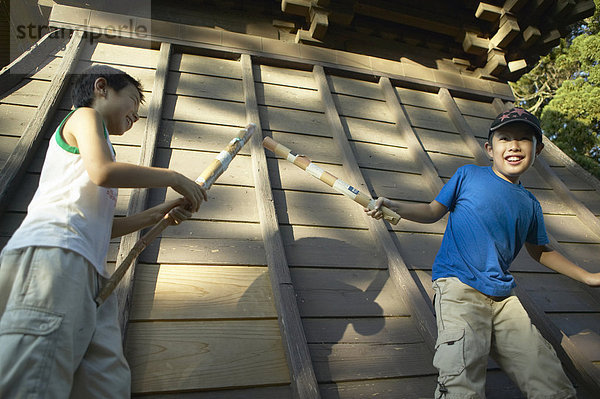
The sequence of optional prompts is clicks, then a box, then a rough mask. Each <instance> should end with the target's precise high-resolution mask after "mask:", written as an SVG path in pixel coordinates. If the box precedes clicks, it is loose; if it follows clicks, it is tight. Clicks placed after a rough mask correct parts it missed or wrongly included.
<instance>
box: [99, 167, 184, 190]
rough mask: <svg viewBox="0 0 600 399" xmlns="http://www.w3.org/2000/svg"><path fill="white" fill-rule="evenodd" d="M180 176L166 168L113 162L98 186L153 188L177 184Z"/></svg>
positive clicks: (101, 176) (103, 173)
mask: <svg viewBox="0 0 600 399" xmlns="http://www.w3.org/2000/svg"><path fill="white" fill-rule="evenodd" d="M178 178H179V174H178V173H177V172H174V171H172V170H169V169H165V168H155V167H146V166H139V165H133V164H128V163H123V162H111V163H108V164H106V165H105V166H104V168H103V170H102V173H101V174H100V175H99V176H98V182H97V184H98V185H99V186H104V187H121V188H153V187H169V186H172V185H174V184H175V181H176V180H177V179H178Z"/></svg>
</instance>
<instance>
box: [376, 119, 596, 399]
mask: <svg viewBox="0 0 600 399" xmlns="http://www.w3.org/2000/svg"><path fill="white" fill-rule="evenodd" d="M543 147H544V144H543V143H542V131H541V128H540V125H539V121H538V119H537V118H536V117H535V116H534V115H532V114H530V113H529V112H527V111H525V110H524V109H522V108H513V109H511V110H509V111H506V112H503V113H501V114H500V115H498V117H497V118H496V119H495V120H494V122H493V123H492V125H491V127H490V131H489V136H488V142H486V143H485V149H486V151H487V153H488V155H489V156H490V157H491V158H492V160H493V165H492V166H491V167H480V166H475V165H466V166H463V167H461V168H459V169H458V170H457V171H456V173H455V174H454V176H453V177H452V178H451V179H450V181H448V183H446V184H445V185H444V187H443V188H442V190H441V191H440V193H439V194H438V196H437V197H436V198H435V200H433V201H431V203H429V204H405V203H401V202H397V201H392V200H390V199H388V198H384V197H380V198H379V199H378V200H377V201H376V206H375V209H374V210H372V211H369V210H367V209H365V212H367V214H369V215H370V216H372V217H374V218H376V219H380V218H381V217H382V216H383V214H382V212H381V210H380V208H381V206H382V205H384V206H387V207H388V208H391V209H392V210H394V211H396V212H397V213H399V214H400V215H401V216H402V217H404V218H405V219H409V220H412V221H416V222H420V223H434V222H436V221H438V220H439V219H440V218H441V217H442V216H443V215H445V214H446V212H448V211H450V216H449V218H448V224H447V226H446V231H445V233H444V238H443V240H442V245H441V247H440V250H439V251H438V254H437V256H436V258H435V261H434V264H433V275H432V280H433V288H434V292H435V294H436V295H435V299H434V307H435V311H436V320H437V328H438V339H437V343H436V352H435V356H434V358H433V363H434V366H435V367H436V368H437V369H438V371H439V376H438V384H437V388H436V392H435V397H436V398H446V399H450V398H484V397H485V373H486V367H487V359H488V355H490V354H491V355H492V357H493V358H494V359H495V360H496V362H497V363H498V364H499V365H500V366H501V367H502V369H503V370H504V371H505V372H506V373H507V374H508V375H509V376H510V377H511V378H512V379H513V380H514V381H515V382H516V383H517V385H518V386H519V388H520V389H521V390H522V391H523V392H524V393H525V394H526V395H527V397H529V398H574V397H575V390H574V388H573V386H572V385H571V383H570V381H569V379H568V378H567V377H566V375H565V373H564V371H563V369H562V366H561V364H560V361H559V359H558V357H557V356H556V352H555V351H554V349H553V348H552V347H551V345H550V344H549V343H548V342H547V341H546V340H545V339H544V338H543V337H542V336H541V334H540V333H539V331H538V330H537V329H536V328H535V326H533V325H532V324H531V320H530V319H529V316H528V315H527V312H526V311H525V309H524V308H523V306H522V305H521V303H520V301H519V299H518V298H517V297H516V295H515V294H514V293H513V292H512V290H513V288H514V287H515V282H514V278H513V276H512V275H511V274H510V272H509V271H508V269H509V267H510V264H511V263H512V261H513V260H514V259H515V257H516V256H517V254H518V253H519V251H520V250H521V248H522V247H523V245H525V248H526V249H527V252H528V253H529V254H530V256H531V257H532V258H533V259H535V260H536V261H538V262H539V263H541V264H543V265H544V266H546V267H548V268H550V269H552V270H555V271H557V272H559V273H561V274H564V275H566V276H568V277H571V278H573V279H575V280H577V281H580V282H582V283H585V284H588V285H590V286H600V273H590V272H588V271H586V270H584V269H582V268H580V267H579V266H577V265H575V264H574V263H572V262H571V261H569V260H568V259H566V258H565V257H563V256H562V255H561V254H560V253H558V252H556V251H554V250H553V249H552V248H550V247H549V246H548V237H547V235H546V229H545V227H544V218H543V215H542V209H541V206H540V204H539V202H538V201H537V200H536V198H535V197H534V196H533V195H532V194H531V193H530V192H528V191H527V190H526V189H525V188H523V186H522V185H521V183H520V182H519V178H520V176H521V175H522V174H523V173H525V171H527V169H529V168H530V167H531V166H532V165H533V162H534V161H535V158H536V156H537V155H538V154H539V153H540V152H541V151H542V149H543Z"/></svg>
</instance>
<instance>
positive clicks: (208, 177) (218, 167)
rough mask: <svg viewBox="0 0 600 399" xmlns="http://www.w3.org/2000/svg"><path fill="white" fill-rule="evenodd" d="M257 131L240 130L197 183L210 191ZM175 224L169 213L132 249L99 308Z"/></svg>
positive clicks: (99, 300)
mask: <svg viewBox="0 0 600 399" xmlns="http://www.w3.org/2000/svg"><path fill="white" fill-rule="evenodd" d="M255 129H256V125H255V124H254V123H250V124H249V125H248V126H246V128H244V129H242V130H240V132H239V133H238V135H237V136H236V137H234V138H233V140H231V141H230V142H229V144H228V145H227V147H226V148H225V149H224V150H223V151H221V152H220V153H219V154H218V155H217V156H216V157H215V159H214V160H213V161H212V162H211V164H210V165H208V167H207V168H206V169H204V171H203V172H202V173H201V174H200V176H199V177H198V178H197V179H196V183H198V184H199V185H201V186H203V187H204V189H206V190H208V189H210V187H211V186H212V185H213V183H214V182H215V180H217V178H218V177H219V176H221V174H223V172H225V170H227V167H228V166H229V163H230V162H231V160H232V159H233V157H235V156H236V155H237V153H238V152H239V151H240V150H241V149H242V147H243V146H244V144H246V143H247V142H248V139H249V138H250V136H252V134H253V133H254V130H255ZM173 224H175V219H173V217H172V216H171V212H169V213H167V214H166V215H165V216H164V217H163V219H162V220H161V221H160V222H158V223H157V224H155V225H154V226H153V227H152V228H151V229H150V230H149V231H148V232H147V233H146V234H144V235H143V236H142V237H141V238H140V239H139V240H138V241H137V242H136V243H135V245H134V246H133V248H131V250H130V251H129V253H128V254H127V256H126V257H125V258H124V259H123V261H122V262H121V263H120V264H119V266H118V267H117V269H116V270H115V272H114V273H113V275H112V276H111V277H110V279H109V280H108V281H107V282H106V284H104V286H103V287H102V289H101V290H100V293H98V296H97V297H96V299H95V301H96V304H97V305H98V306H100V305H102V304H103V303H104V301H106V299H107V298H108V297H109V296H110V294H112V292H113V291H114V290H115V288H117V285H118V284H119V282H120V281H121V279H122V278H123V276H124V275H125V272H126V271H127V269H129V266H131V264H132V263H133V260H134V259H135V258H137V257H138V256H139V254H141V253H142V251H143V250H144V249H146V247H147V246H148V244H150V242H152V240H154V239H155V238H156V237H157V236H158V235H159V234H160V233H161V232H162V231H163V230H164V229H166V228H167V227H169V226H170V225H173Z"/></svg>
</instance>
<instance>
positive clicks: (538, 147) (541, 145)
mask: <svg viewBox="0 0 600 399" xmlns="http://www.w3.org/2000/svg"><path fill="white" fill-rule="evenodd" d="M543 149H544V143H542V142H541V141H540V142H539V143H537V145H536V146H535V156H536V157H537V156H538V155H540V152H542V150H543Z"/></svg>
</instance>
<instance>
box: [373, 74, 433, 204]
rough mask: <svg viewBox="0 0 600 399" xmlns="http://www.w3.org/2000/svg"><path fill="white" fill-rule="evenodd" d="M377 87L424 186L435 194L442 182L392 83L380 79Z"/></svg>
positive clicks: (386, 79) (385, 78)
mask: <svg viewBox="0 0 600 399" xmlns="http://www.w3.org/2000/svg"><path fill="white" fill-rule="evenodd" d="M379 85H380V86H381V89H382V90H383V94H384V97H385V102H386V103H387V106H388V108H389V110H390V112H391V113H392V115H393V119H394V122H395V123H396V126H397V129H398V131H399V132H400V133H401V134H402V135H403V136H404V139H405V140H406V143H407V145H408V151H409V154H410V155H411V157H412V158H413V160H414V162H415V163H416V164H417V165H421V171H422V172H421V173H422V175H423V176H424V177H425V179H426V184H427V185H428V187H429V188H430V189H431V192H432V193H435V194H437V193H438V192H439V191H440V190H441V189H442V187H443V186H444V182H443V181H442V179H441V178H440V176H439V174H438V171H437V170H436V168H435V166H434V164H433V162H432V161H431V158H429V155H427V151H425V148H424V147H423V144H422V143H421V141H420V140H419V138H418V137H417V135H416V134H415V131H414V130H413V128H412V126H411V124H410V122H409V120H408V117H407V116H406V112H405V110H404V108H403V107H402V104H401V103H400V101H399V99H398V96H397V95H396V90H395V89H394V87H393V86H392V82H391V81H390V79H389V78H387V77H381V78H380V79H379Z"/></svg>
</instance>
